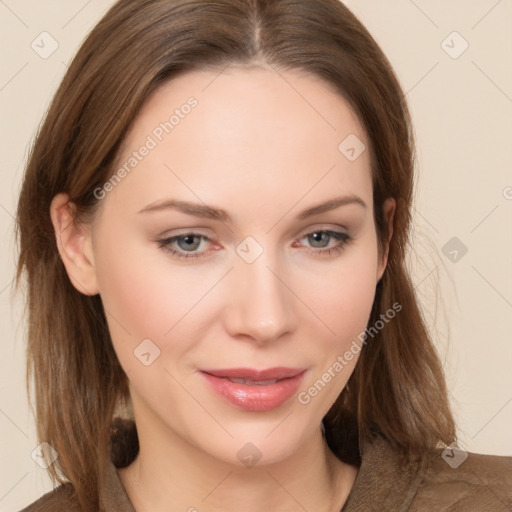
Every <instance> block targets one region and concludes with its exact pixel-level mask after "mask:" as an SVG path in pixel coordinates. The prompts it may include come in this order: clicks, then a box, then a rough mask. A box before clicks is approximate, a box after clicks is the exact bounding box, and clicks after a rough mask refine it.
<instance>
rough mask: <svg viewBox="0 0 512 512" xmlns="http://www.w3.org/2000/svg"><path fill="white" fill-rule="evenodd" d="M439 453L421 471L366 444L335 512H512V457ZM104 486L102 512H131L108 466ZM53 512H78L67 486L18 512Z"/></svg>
mask: <svg viewBox="0 0 512 512" xmlns="http://www.w3.org/2000/svg"><path fill="white" fill-rule="evenodd" d="M355 441H357V440H355ZM353 442H354V440H351V443H353ZM353 447H354V445H353V444H352V445H351V447H348V450H347V451H348V452H349V453H350V451H351V450H352V449H353ZM352 453H353V450H352ZM443 453H444V457H443V456H442V455H441V454H442V452H441V450H435V451H432V454H431V456H430V457H429V459H428V463H427V464H426V465H425V466H423V467H422V468H420V467H419V466H417V465H415V464H413V463H409V464H402V463H401V462H400V457H399V455H398V454H397V453H396V451H395V450H394V449H393V448H392V447H391V445H390V444H389V443H388V441H386V440H385V439H383V438H376V439H374V440H372V441H370V442H367V443H365V444H364V445H363V447H362V456H361V464H360V468H359V472H358V474H357V477H356V480H355V483H354V486H353V487H352V490H351V492H350V495H349V497H348V500H347V502H346V503H345V505H344V507H343V508H342V510H341V511H340V512H372V511H376V512H377V511H378V512H380V511H386V512H387V511H393V512H427V511H428V512H431V511H439V512H443V511H444V512H511V511H512V457H498V456H492V455H479V454H476V453H468V454H467V455H468V456H467V458H466V459H465V460H463V459H464V457H465V455H466V454H465V452H457V451H455V452H454V451H451V450H448V451H445V452H443ZM452 466H453V467H452ZM107 481H108V485H107V488H106V490H105V493H104V495H103V496H104V502H105V504H106V510H108V511H109V512H135V509H134V508H133V506H132V504H131V503H130V500H129V499H128V496H127V494H126V492H125V490H124V488H123V486H122V483H121V480H120V478H119V475H118V473H117V469H116V466H115V465H114V464H113V463H112V464H110V466H109V468H108V474H107ZM58 511H66V512H82V511H80V508H79V507H78V504H77V502H76V499H74V498H73V488H72V486H71V484H65V485H61V486H59V487H58V488H57V489H55V490H53V491H51V492H49V493H47V494H45V495H44V496H43V497H42V498H40V499H39V500H37V501H36V502H34V503H33V504H32V505H30V506H28V507H27V508H25V509H23V510H22V511H21V512H58Z"/></svg>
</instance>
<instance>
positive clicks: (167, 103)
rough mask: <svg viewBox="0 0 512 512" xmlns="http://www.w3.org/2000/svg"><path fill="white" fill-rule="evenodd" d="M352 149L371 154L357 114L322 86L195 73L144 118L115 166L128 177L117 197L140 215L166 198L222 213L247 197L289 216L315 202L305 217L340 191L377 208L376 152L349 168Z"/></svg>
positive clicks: (285, 77) (253, 73) (179, 80)
mask: <svg viewBox="0 0 512 512" xmlns="http://www.w3.org/2000/svg"><path fill="white" fill-rule="evenodd" d="M354 137H357V139H354ZM347 138H348V139H347ZM346 140H348V141H349V142H350V144H349V146H350V145H352V146H353V145H354V141H355V142H356V144H359V145H360V146H359V147H356V151H358V152H359V151H360V150H361V148H363V147H364V146H366V148H368V147H369V141H368V140H367V136H366V133H365V131H364V129H363V127H362V125H361V123H360V122H359V120H358V118H357V116H356V115H355V113H354V112H353V110H352V109H351V108H350V106H349V104H348V103H347V102H346V101H345V100H344V98H343V97H342V96H341V95H340V94H337V93H336V92H335V91H334V90H333V88H332V87H331V86H330V85H329V84H327V83H325V82H324V81H323V80H321V79H320V78H318V77H316V76H313V75H310V74H307V73H304V72H301V71H296V70H293V71H286V72H281V71H280V72H277V71H275V70H274V69H272V68H252V69H245V68H236V67H231V66H230V67H228V68H227V69H225V70H224V71H222V72H221V71H207V70H202V71H193V72H188V73H185V74H182V75H179V76H177V77H175V78H173V79H172V80H170V81H168V82H166V83H165V84H163V85H162V86H160V87H159V88H158V89H157V90H156V91H155V92H154V93H153V95H152V96H151V97H150V98H149V100H148V101H147V102H146V104H145V105H144V106H143V108H142V109H141V111H140V113H139V115H138V116H137V118H136V120H135V121H134V123H133V125H132V127H131V129H130V131H129V133H128V135H127V137H126V138H125V141H124V143H123V147H122V150H121V153H120V155H119V158H118V161H117V166H116V169H118V168H120V167H121V166H123V165H124V166H125V168H126V169H127V170H129V173H126V174H129V175H128V176H127V177H126V179H123V182H122V183H120V185H119V186H116V187H115V188H116V190H114V192H113V193H112V194H111V195H112V196H120V195H121V191H122V193H127V194H130V195H131V197H132V199H133V202H134V203H135V204H134V205H133V206H134V208H135V207H142V206H144V205H145V204H147V203H148V202H150V201H154V200H158V199H161V198H165V197H168V196H179V197H181V198H183V199H191V200H196V201H197V200H198V199H200V200H201V201H204V202H206V203H208V204H218V203H219V201H229V200H230V199H233V198H234V196H237V197H240V195H243V196H245V200H246V204H247V205H251V204H252V205H253V206H256V205H260V207H261V206H262V205H263V204H265V201H270V202H272V201H274V202H275V201H276V200H279V201H281V202H282V203H283V207H284V206H288V207H291V206H292V204H294V203H297V202H298V201H300V200H301V198H302V197H304V201H306V195H307V198H308V199H310V201H309V202H307V201H306V202H305V203H303V204H302V206H304V207H306V206H307V204H309V203H314V202H315V200H316V199H318V198H320V199H324V198H325V196H326V194H330V195H339V194H336V193H335V191H334V190H333V188H334V189H336V192H339V193H347V194H357V195H359V196H366V197H363V199H365V200H367V201H368V202H369V203H371V200H370V198H371V193H372V192H371V173H370V161H369V151H363V152H362V153H361V155H360V156H359V157H358V158H357V159H355V160H354V159H350V158H347V154H346V152H345V150H346V146H347V144H346V143H344V141H346ZM363 144H364V146H363ZM144 146H146V147H149V148H150V149H149V150H144V151H143V153H144V154H145V156H143V157H141V156H140V154H138V155H137V157H135V156H134V152H136V153H141V151H139V150H140V149H142V148H143V147H144ZM135 158H136V159H137V161H135V160H134V159H135ZM126 164H128V165H126ZM130 164H134V165H133V166H132V165H130ZM305 194H306V195H305ZM185 196H186V197H185ZM143 203H144V204H143ZM232 204H235V203H232Z"/></svg>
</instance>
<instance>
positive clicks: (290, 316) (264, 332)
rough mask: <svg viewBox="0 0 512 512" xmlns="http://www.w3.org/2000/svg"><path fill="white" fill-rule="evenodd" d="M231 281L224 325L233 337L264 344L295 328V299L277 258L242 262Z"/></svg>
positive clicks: (267, 257) (267, 256)
mask: <svg viewBox="0 0 512 512" xmlns="http://www.w3.org/2000/svg"><path fill="white" fill-rule="evenodd" d="M228 280H229V283H228V289H227V290H226V293H227V294H228V297H229V300H228V307H226V308H225V309H224V322H225V327H226V330H227V331H228V332H229V334H230V335H231V336H233V337H235V338H239V339H243V338H244V339H247V340H251V341H254V342H257V343H258V344H260V345H264V344H268V343H270V342H274V341H277V340H278V339H280V338H281V337H283V336H284V335H285V334H289V333H291V332H292V331H293V330H294V329H295V327H296V323H297V316H296V314H295V303H294V300H295V297H294V295H293V293H292V291H291V290H290V289H289V288H288V286H287V285H288V283H287V282H286V281H287V280H286V274H285V273H284V272H283V269H282V266H281V267H279V265H278V264H277V262H276V259H275V258H273V257H270V255H267V253H266V252H264V253H263V254H262V255H261V256H260V257H259V258H258V259H257V260H256V261H254V262H252V263H246V262H245V261H243V260H242V259H240V260H239V261H236V263H235V268H234V269H233V271H232V272H230V275H229V277H228Z"/></svg>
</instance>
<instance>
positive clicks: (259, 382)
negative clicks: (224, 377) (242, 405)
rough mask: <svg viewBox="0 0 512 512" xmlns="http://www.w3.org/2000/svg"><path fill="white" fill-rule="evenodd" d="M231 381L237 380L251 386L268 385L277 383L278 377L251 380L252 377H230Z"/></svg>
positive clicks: (237, 382) (236, 381) (238, 382)
mask: <svg viewBox="0 0 512 512" xmlns="http://www.w3.org/2000/svg"><path fill="white" fill-rule="evenodd" d="M228 380H230V381H231V382H235V383H236V384H247V385H249V386H268V385H270V384H275V383H276V382H277V379H273V380H250V379H236V378H234V379H228Z"/></svg>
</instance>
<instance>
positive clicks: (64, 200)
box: [50, 193, 99, 295]
mask: <svg viewBox="0 0 512 512" xmlns="http://www.w3.org/2000/svg"><path fill="white" fill-rule="evenodd" d="M74 209H75V205H74V204H73V203H71V202H70V201H69V196H68V195H67V194H64V193H61V194H57V195H56V196H55V197H54V198H53V199H52V202H51V205H50V217H51V220H52V224H53V229H54V231H55V238H56V241H57V248H58V250H59V254H60V257H61V259H62V263H63V264H64V266H65V268H66V272H67V274H68V276H69V280H70V281H71V283H72V284H73V286H74V287H75V288H76V289H77V290H78V291H79V292H80V293H83V294H84V295H96V294H97V293H99V290H98V284H97V282H96V269H95V267H94V257H93V251H92V236H91V229H90V227H89V226H87V225H85V224H76V222H75V221H74V218H73V211H74Z"/></svg>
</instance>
